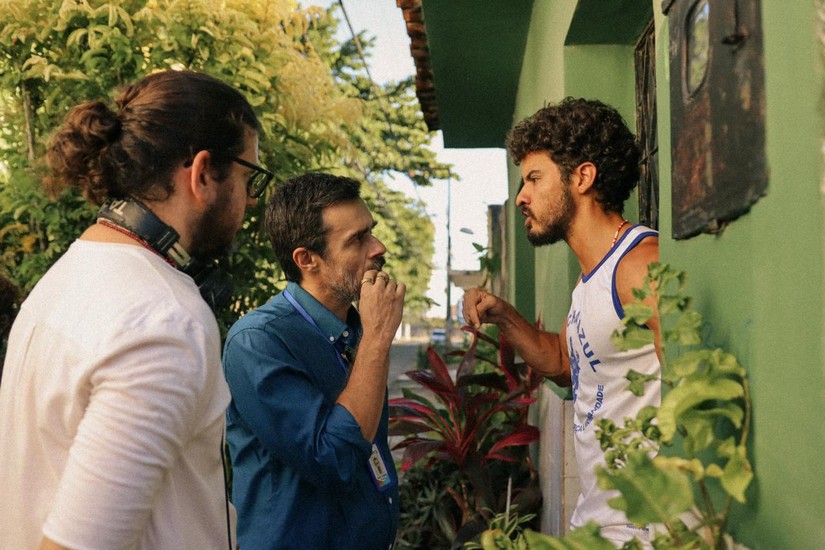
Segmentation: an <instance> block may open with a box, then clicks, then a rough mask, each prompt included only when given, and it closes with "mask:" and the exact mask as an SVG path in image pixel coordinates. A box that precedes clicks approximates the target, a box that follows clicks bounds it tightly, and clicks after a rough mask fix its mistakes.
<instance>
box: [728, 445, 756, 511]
mask: <svg viewBox="0 0 825 550" xmlns="http://www.w3.org/2000/svg"><path fill="white" fill-rule="evenodd" d="M751 480H753V468H752V467H751V463H750V461H748V458H747V449H746V448H745V447H744V446H739V447H737V448H736V452H735V453H734V455H733V456H732V457H731V459H730V460H728V463H727V464H726V465H725V470H724V473H723V474H722V478H721V481H722V487H724V488H725V491H727V493H728V494H729V495H730V496H732V497H733V498H735V499H736V500H737V501H738V502H741V503H744V502H745V491H746V490H747V488H748V486H749V485H750V483H751Z"/></svg>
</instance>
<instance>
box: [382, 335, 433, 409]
mask: <svg viewBox="0 0 825 550" xmlns="http://www.w3.org/2000/svg"><path fill="white" fill-rule="evenodd" d="M426 345H427V342H426V341H425V340H421V339H417V340H396V341H395V342H393V344H392V349H391V350H390V373H389V388H390V397H397V396H400V395H401V388H403V387H408V388H409V387H417V386H418V385H417V384H416V383H415V382H412V381H411V380H409V379H408V378H407V377H406V376H404V373H405V372H407V371H411V370H415V368H416V361H417V359H418V350H419V349H424V347H425V346H426Z"/></svg>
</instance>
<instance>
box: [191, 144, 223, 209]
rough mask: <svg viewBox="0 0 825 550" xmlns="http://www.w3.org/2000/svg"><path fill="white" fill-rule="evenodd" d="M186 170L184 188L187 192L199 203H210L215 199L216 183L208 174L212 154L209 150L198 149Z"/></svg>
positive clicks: (210, 167) (210, 168)
mask: <svg viewBox="0 0 825 550" xmlns="http://www.w3.org/2000/svg"><path fill="white" fill-rule="evenodd" d="M188 170H189V172H188V176H187V177H186V188H187V190H188V191H189V193H191V195H192V197H194V199H195V200H196V201H197V202H198V203H199V204H203V205H207V204H211V203H212V202H213V201H214V200H215V195H216V192H217V185H216V182H215V180H214V178H212V177H211V176H210V173H211V171H212V155H211V154H210V153H209V151H198V153H197V154H196V155H195V157H194V158H193V159H192V165H191V166H189V168H188Z"/></svg>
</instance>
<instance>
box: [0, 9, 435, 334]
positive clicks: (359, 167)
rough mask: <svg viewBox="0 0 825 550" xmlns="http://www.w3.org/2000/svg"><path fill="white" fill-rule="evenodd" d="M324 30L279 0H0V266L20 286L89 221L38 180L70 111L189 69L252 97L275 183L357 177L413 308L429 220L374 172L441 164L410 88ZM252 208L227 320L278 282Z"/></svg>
mask: <svg viewBox="0 0 825 550" xmlns="http://www.w3.org/2000/svg"><path fill="white" fill-rule="evenodd" d="M336 26H337V20H336V18H335V15H334V12H331V13H327V12H325V11H324V10H323V9H321V8H317V7H310V8H306V9H300V8H298V7H297V5H296V4H295V2H293V1H290V0H224V1H221V2H211V1H209V0H120V1H111V2H102V1H89V0H64V1H63V2H53V1H45V0H8V1H4V2H3V3H0V151H1V154H2V157H0V158H2V161H1V162H0V184H1V185H2V187H0V262H2V266H3V269H4V270H5V271H7V272H8V274H9V275H10V276H11V278H12V279H13V280H14V281H15V282H16V283H17V284H18V285H19V286H20V287H21V288H22V289H23V290H24V291H25V292H27V291H28V290H30V289H31V288H32V287H33V286H34V284H35V283H36V282H37V280H38V279H39V278H40V276H42V274H43V273H44V272H45V271H46V270H47V269H48V268H49V267H50V266H51V265H52V263H53V262H54V261H55V260H56V259H57V258H58V257H59V256H60V254H62V253H63V252H64V251H65V250H66V248H67V247H68V245H69V244H70V243H71V241H72V240H74V239H75V238H76V237H77V236H78V235H79V234H80V233H81V232H82V230H83V229H84V228H85V227H86V226H87V225H88V224H90V223H92V222H93V221H94V217H95V210H94V209H93V208H92V207H90V206H88V205H86V204H85V203H84V202H83V200H82V199H81V198H80V197H78V196H76V195H72V194H68V193H67V194H65V195H63V196H61V197H58V198H57V199H56V200H54V201H53V200H50V199H49V198H47V197H46V196H45V194H44V192H43V190H42V189H41V186H40V181H41V180H42V177H43V175H44V170H45V167H44V164H43V155H44V151H45V146H46V143H47V141H48V137H49V135H50V134H51V132H52V131H53V130H54V129H55V128H56V127H57V126H58V125H59V124H60V122H61V121H62V119H63V117H64V116H65V114H66V113H67V111H68V110H69V109H70V108H71V107H72V106H74V105H76V104H78V103H80V102H82V101H84V100H87V99H100V98H103V99H107V98H111V97H112V95H113V91H114V90H116V89H117V88H119V87H121V86H123V85H125V84H127V83H130V82H133V81H135V80H137V79H138V78H140V77H141V76H143V75H146V74H148V73H150V72H152V71H155V70H161V69H170V68H171V69H193V70H198V71H203V72H206V73H209V74H212V75H214V76H217V77H219V78H221V79H223V80H224V81H226V82H228V83H230V84H232V85H233V86H235V87H237V88H238V89H240V90H241V91H242V92H243V93H244V94H245V95H246V97H247V98H248V99H249V101H250V102H251V103H252V104H253V106H254V107H255V109H256V111H257V113H258V115H259V117H260V119H261V122H262V125H263V132H262V135H261V136H260V144H259V147H260V158H261V163H262V164H264V165H265V166H267V167H269V168H270V169H271V170H272V171H273V172H275V173H276V175H277V179H278V180H281V181H282V180H283V179H286V178H288V177H290V176H293V175H297V174H299V173H303V172H306V171H312V170H324V171H329V172H333V173H336V174H339V175H347V176H350V177H356V178H357V179H359V180H361V181H365V182H366V184H365V185H364V186H363V191H364V195H365V198H366V200H367V202H368V204H369V205H370V207H371V209H372V210H373V212H374V214H375V216H376V218H377V219H378V220H379V228H378V229H377V232H378V236H379V237H380V238H381V239H382V240H383V241H384V243H385V244H386V245H387V248H388V254H387V256H388V260H389V264H388V266H389V267H388V269H389V270H390V271H391V272H392V273H393V275H394V276H395V277H397V278H398V279H399V280H402V281H403V282H405V283H407V285H408V289H409V290H408V297H409V300H408V308H407V309H408V311H410V312H411V313H418V314H422V313H423V312H424V311H425V310H426V309H427V307H428V304H427V302H426V299H425V298H424V294H425V292H426V289H427V284H428V281H429V278H430V271H431V267H430V262H429V260H430V258H431V257H432V253H433V245H432V241H433V238H432V237H433V227H432V223H431V221H430V220H429V218H428V217H427V215H426V212H425V211H424V209H423V205H422V204H420V203H417V202H415V201H411V200H410V199H408V198H407V197H405V196H404V195H403V194H401V193H398V192H394V191H392V190H391V189H390V188H389V186H388V185H387V183H386V178H388V177H390V176H392V175H393V174H395V175H398V174H401V175H403V176H402V177H411V178H413V179H414V181H415V182H416V183H417V184H418V185H426V184H429V182H430V180H431V179H433V178H438V177H446V176H447V175H448V174H449V167H448V166H445V165H443V164H440V163H438V162H437V161H436V159H435V155H434V153H433V152H432V151H430V150H429V149H427V146H428V145H429V143H430V139H431V136H430V135H429V134H428V133H427V131H426V128H425V126H424V124H423V121H422V119H421V115H420V114H419V112H418V109H417V108H416V105H415V97H414V94H413V93H412V82H411V81H404V82H397V83H389V84H387V85H385V86H384V87H383V88H380V89H379V90H378V94H379V97H380V100H379V97H377V96H376V94H375V93H374V92H373V90H372V89H371V86H370V82H369V81H368V79H367V78H366V75H365V72H364V67H363V63H362V61H361V59H360V58H359V57H358V56H356V55H355V53H356V50H355V47H354V45H353V43H352V41H349V42H344V43H343V44H341V43H339V42H337V41H336V39H335V31H336ZM360 38H361V39H362V41H363V37H360ZM370 46H371V43H370V42H369V41H366V42H365V47H366V48H367V50H368V48H369V47H370ZM388 122H389V124H388ZM390 124H391V127H390ZM276 184H277V183H276ZM265 204H266V200H265V198H264V199H262V200H260V201H259V203H258V205H257V206H255V207H254V208H252V209H251V210H250V211H249V213H248V215H247V220H246V222H245V226H244V229H243V230H242V231H241V232H240V233H239V235H238V246H237V249H236V251H235V252H234V254H233V255H232V257H231V258H229V260H228V262H227V264H228V266H229V269H230V270H231V271H232V272H233V274H234V276H235V280H236V302H235V304H234V306H233V308H232V310H231V311H229V312H225V313H224V314H223V316H222V320H223V321H224V322H225V323H229V322H231V321H232V320H234V319H235V318H237V316H239V315H240V314H243V313H244V312H245V311H247V310H249V309H251V308H253V307H255V306H257V305H259V304H261V303H262V302H264V301H266V300H267V299H268V298H269V297H270V296H271V295H272V294H273V293H274V292H275V291H276V290H277V287H279V286H281V285H282V284H283V282H282V280H281V279H282V277H281V271H280V269H279V268H278V266H277V264H276V263H275V260H274V256H273V254H272V251H271V247H270V245H269V243H268V239H267V238H266V235H265V233H264V231H263V227H262V218H263V212H264V207H265ZM422 258H423V259H424V261H422Z"/></svg>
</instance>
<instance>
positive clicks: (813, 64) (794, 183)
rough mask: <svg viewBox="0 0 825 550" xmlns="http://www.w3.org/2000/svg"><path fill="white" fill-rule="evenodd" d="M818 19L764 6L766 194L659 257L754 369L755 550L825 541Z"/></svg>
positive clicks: (666, 244)
mask: <svg viewBox="0 0 825 550" xmlns="http://www.w3.org/2000/svg"><path fill="white" fill-rule="evenodd" d="M659 20H660V21H661V22H662V23H664V24H663V25H658V27H659V28H660V29H662V30H661V32H660V35H659V36H658V37H657V39H659V42H658V44H657V55H658V60H657V72H658V74H659V75H667V74H668V73H667V71H668V70H669V67H668V64H667V60H666V59H665V57H666V55H667V51H668V48H667V30H666V27H667V20H666V19H664V18H661V17H659ZM816 20H817V16H816V12H815V8H814V3H813V2H787V3H786V2H770V1H768V0H763V1H762V24H763V32H764V44H765V68H766V70H765V85H766V100H767V112H766V132H767V145H766V148H767V161H768V169H769V174H770V176H769V187H768V194H767V196H766V197H764V198H763V199H762V200H760V201H759V202H758V203H757V204H756V205H755V207H754V208H753V209H752V211H751V212H750V213H749V214H748V215H746V216H744V217H743V218H740V219H739V220H737V221H735V222H734V223H732V224H731V225H730V226H729V227H728V228H727V229H726V230H725V231H724V233H722V234H721V235H720V236H708V235H702V236H699V237H696V238H693V239H689V240H688V241H673V240H672V239H669V238H663V239H662V240H661V250H662V256H663V258H665V259H666V260H667V261H669V262H671V263H673V264H674V265H677V266H679V267H680V268H684V269H687V271H688V274H689V277H690V281H691V285H690V287H691V293H692V295H693V296H694V298H695V300H696V302H695V303H696V306H697V309H698V310H699V311H701V312H702V313H703V315H704V316H705V319H706V323H707V327H706V332H707V335H708V339H709V341H710V343H713V344H717V345H721V346H724V347H726V348H727V349H729V350H730V351H732V352H733V353H735V354H736V355H737V356H738V357H739V359H740V361H741V362H742V363H743V365H744V366H745V368H746V369H747V370H748V372H749V374H750V378H751V389H752V392H753V406H754V428H753V438H752V444H753V456H752V460H753V465H754V469H755V472H756V476H757V478H756V483H755V484H754V487H752V488H751V489H750V490H749V492H748V494H747V496H748V499H749V503H748V507H747V509H746V510H745V511H744V512H742V513H738V514H737V515H736V516H735V517H734V518H733V525H732V527H733V529H734V532H735V533H736V534H737V537H738V538H739V539H741V540H742V541H743V542H745V543H746V544H748V545H749V546H750V547H751V548H754V549H766V550H767V549H771V550H773V549H789V550H793V549H798V548H799V549H802V548H812V549H813V548H825V525H823V522H822V519H821V514H822V511H823V510H825V481H823V479H825V476H823V475H822V471H821V457H822V456H823V454H825V428H824V426H825V424H823V422H822V416H821V414H822V413H821V411H822V410H823V406H825V397H824V396H823V388H825V385H823V365H824V364H825V358H823V278H822V273H823V253H822V250H823V219H822V213H823V210H822V198H821V192H820V181H821V178H822V166H821V158H822V157H821V153H820V144H821V137H822V134H821V133H822V123H821V121H822V111H821V108H820V107H819V105H820V97H821V92H822V89H823V82H822V64H821V59H820V53H819V51H820V49H819V46H818V44H817V40H816V29H815V22H816ZM668 85H669V83H668V82H667V80H666V79H663V78H661V76H660V79H659V86H658V101H659V121H660V130H659V136H660V142H659V147H660V151H662V152H663V153H664V152H667V151H669V150H670V142H669V140H668V137H669V131H670V125H669V118H668V117H669V91H668ZM669 160H670V159H669V155H663V156H662V161H663V162H662V164H661V166H660V168H661V170H660V172H661V174H662V179H661V183H660V184H661V190H662V203H661V208H660V212H661V216H662V227H663V228H664V229H665V231H669V227H670V222H671V215H670V207H671V196H670V180H669V174H670V161H669ZM663 236H664V232H663Z"/></svg>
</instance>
